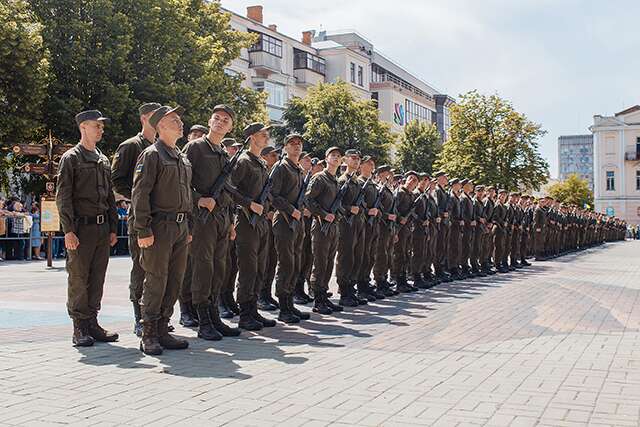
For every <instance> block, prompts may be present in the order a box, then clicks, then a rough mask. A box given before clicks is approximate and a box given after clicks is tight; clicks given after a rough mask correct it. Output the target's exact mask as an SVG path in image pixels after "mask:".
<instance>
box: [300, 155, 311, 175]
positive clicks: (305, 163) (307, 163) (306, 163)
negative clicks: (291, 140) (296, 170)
mask: <svg viewBox="0 0 640 427" xmlns="http://www.w3.org/2000/svg"><path fill="white" fill-rule="evenodd" d="M300 167H302V169H304V170H305V171H309V170H311V157H309V156H305V157H303V158H301V159H300Z"/></svg>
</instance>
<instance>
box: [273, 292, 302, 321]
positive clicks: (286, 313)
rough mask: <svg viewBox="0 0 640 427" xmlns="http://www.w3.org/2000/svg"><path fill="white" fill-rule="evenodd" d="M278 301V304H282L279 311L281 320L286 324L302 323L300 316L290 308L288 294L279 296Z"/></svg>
mask: <svg viewBox="0 0 640 427" xmlns="http://www.w3.org/2000/svg"><path fill="white" fill-rule="evenodd" d="M278 302H279V304H278V305H279V306H280V313H278V320H279V321H281V322H284V323H286V324H292V323H300V318H299V317H298V316H296V315H295V314H293V311H291V309H290V308H289V304H288V302H287V296H286V295H282V296H280V297H278Z"/></svg>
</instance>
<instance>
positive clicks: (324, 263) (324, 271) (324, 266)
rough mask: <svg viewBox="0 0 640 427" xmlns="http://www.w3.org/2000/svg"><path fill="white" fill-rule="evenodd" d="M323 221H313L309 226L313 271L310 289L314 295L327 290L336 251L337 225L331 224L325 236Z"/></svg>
mask: <svg viewBox="0 0 640 427" xmlns="http://www.w3.org/2000/svg"><path fill="white" fill-rule="evenodd" d="M322 223H323V221H321V220H319V219H318V218H314V219H313V224H312V225H311V247H312V251H313V269H312V271H311V281H310V283H311V287H312V288H313V292H314V293H315V294H316V295H321V294H322V293H323V292H325V291H327V290H328V289H329V280H331V274H332V273H333V260H334V258H335V256H336V251H337V250H338V225H337V224H331V225H330V226H329V230H328V231H327V234H324V233H323V232H322V230H321V228H322Z"/></svg>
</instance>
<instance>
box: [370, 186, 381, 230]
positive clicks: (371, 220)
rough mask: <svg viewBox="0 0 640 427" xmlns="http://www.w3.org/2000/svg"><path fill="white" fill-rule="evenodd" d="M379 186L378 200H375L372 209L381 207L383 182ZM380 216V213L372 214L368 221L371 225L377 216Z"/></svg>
mask: <svg viewBox="0 0 640 427" xmlns="http://www.w3.org/2000/svg"><path fill="white" fill-rule="evenodd" d="M377 188H378V195H377V196H376V200H375V201H374V202H373V206H372V209H380V204H381V203H382V189H383V184H381V185H380V186H378V187H377ZM377 217H378V215H376V216H370V217H369V219H368V220H367V223H368V224H369V225H373V221H375V220H376V218H377Z"/></svg>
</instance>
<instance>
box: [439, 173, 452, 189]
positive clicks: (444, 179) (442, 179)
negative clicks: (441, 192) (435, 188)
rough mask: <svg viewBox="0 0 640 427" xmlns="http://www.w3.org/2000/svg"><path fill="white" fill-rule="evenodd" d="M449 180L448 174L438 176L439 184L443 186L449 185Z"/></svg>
mask: <svg viewBox="0 0 640 427" xmlns="http://www.w3.org/2000/svg"><path fill="white" fill-rule="evenodd" d="M447 182H449V178H447V175H442V176H439V177H438V184H439V185H440V186H441V187H444V186H446V185H447Z"/></svg>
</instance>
